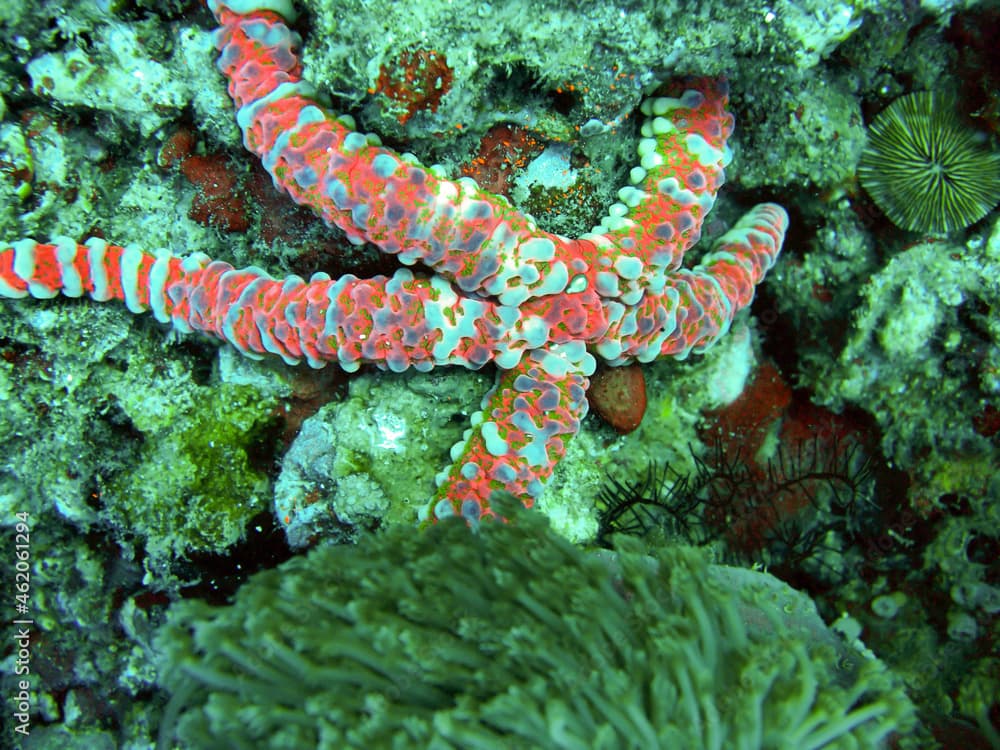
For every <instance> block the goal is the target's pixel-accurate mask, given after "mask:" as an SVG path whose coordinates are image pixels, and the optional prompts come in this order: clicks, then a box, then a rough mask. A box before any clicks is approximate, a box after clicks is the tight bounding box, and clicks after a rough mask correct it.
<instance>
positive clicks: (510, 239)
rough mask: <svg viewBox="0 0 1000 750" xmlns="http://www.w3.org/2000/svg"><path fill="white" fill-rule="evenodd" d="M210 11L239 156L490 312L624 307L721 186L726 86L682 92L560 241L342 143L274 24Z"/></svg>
mask: <svg viewBox="0 0 1000 750" xmlns="http://www.w3.org/2000/svg"><path fill="white" fill-rule="evenodd" d="M233 4H234V5H235V3H233ZM240 5H241V6H242V5H247V4H246V3H241V4H240ZM211 7H212V10H213V12H214V13H215V16H216V18H217V19H218V21H219V23H220V24H221V28H220V29H219V30H218V31H217V32H216V45H217V47H218V48H219V50H220V56H219V62H218V65H219V68H220V70H221V71H222V72H223V73H224V74H225V75H226V76H227V78H228V79H229V91H230V94H231V96H232V97H233V100H234V102H235V103H236V106H237V107H238V113H237V121H238V122H239V125H240V127H241V128H242V130H243V134H244V143H245V145H246V147H247V148H248V149H249V150H250V151H253V152H254V153H255V154H257V155H258V156H260V158H261V161H262V163H263V165H264V167H265V169H267V171H268V172H269V173H270V174H271V176H272V177H273V179H274V183H275V186H276V187H278V188H279V189H281V190H284V191H285V192H287V193H288V194H289V195H290V196H291V197H292V199H293V200H295V201H296V202H298V203H300V204H302V205H306V206H309V207H310V208H312V209H313V210H314V211H315V212H316V213H318V214H319V215H320V216H321V217H323V219H324V220H326V221H327V222H328V223H330V224H334V225H336V226H338V227H340V228H341V229H343V230H344V231H345V232H346V233H347V235H348V237H349V238H351V239H352V240H354V241H357V242H361V241H365V240H367V241H370V242H373V243H375V244H376V245H378V246H379V247H380V248H381V249H382V250H383V251H385V252H388V253H393V254H397V255H399V257H400V259H401V260H402V261H403V262H404V263H406V264H413V263H415V262H417V261H420V262H422V263H423V264H425V265H428V266H430V267H431V268H433V269H434V270H435V271H436V272H437V273H438V274H441V275H443V276H445V277H447V278H448V279H450V280H452V281H454V282H455V283H456V284H457V285H458V286H459V288H461V289H462V290H464V291H481V292H484V293H486V294H489V295H493V296H496V297H498V299H499V301H500V302H501V303H502V304H506V305H514V306H516V305H519V304H520V303H521V302H523V301H524V300H526V299H529V298H532V297H541V296H548V295H553V294H559V293H562V292H563V291H566V290H567V289H568V288H570V287H572V286H574V282H576V285H577V286H578V285H580V284H581V283H583V282H585V283H586V284H587V285H589V286H592V287H595V288H598V289H599V291H600V293H601V294H602V295H603V296H606V297H617V296H621V297H622V300H623V301H624V302H625V303H626V304H631V303H634V302H636V301H637V300H638V298H639V297H640V296H641V295H642V293H643V291H644V290H645V289H646V288H649V287H652V288H653V289H654V291H658V290H659V287H660V286H662V283H663V277H664V275H665V274H666V273H667V272H669V271H670V270H672V269H673V268H676V267H677V266H679V265H680V262H681V258H682V257H683V254H684V252H685V251H686V250H687V249H688V248H689V247H691V245H693V244H694V243H695V242H696V241H697V240H698V236H699V233H700V227H701V224H702V221H703V219H704V216H705V214H706V213H707V212H708V211H709V209H711V207H712V204H713V203H714V200H715V194H716V191H717V190H718V188H719V186H720V185H721V184H722V182H723V179H724V173H723V168H724V166H725V164H726V163H728V161H729V151H728V149H727V148H726V145H725V143H726V139H727V138H728V136H729V134H730V132H731V130H732V116H731V115H730V114H729V113H728V112H727V111H726V109H725V105H726V96H727V92H726V86H725V84H724V83H719V82H713V81H710V80H698V81H693V82H689V84H688V85H690V86H691V88H687V89H685V90H684V91H682V92H679V94H680V95H679V96H678V97H676V98H671V97H659V98H656V99H651V100H649V101H647V102H645V103H644V105H643V111H644V112H645V113H646V114H647V116H648V117H649V120H648V121H647V122H646V124H645V125H643V129H642V135H643V137H642V139H641V141H640V143H639V154H640V157H641V164H640V166H638V167H636V168H635V169H634V170H632V172H631V175H630V178H631V181H632V184H631V185H629V186H627V187H625V188H622V190H620V191H619V197H620V198H621V201H622V202H621V203H617V204H615V205H614V206H612V207H611V209H610V212H609V215H608V216H607V217H605V219H604V220H603V222H602V224H601V225H599V226H598V227H595V229H594V232H593V233H591V234H589V235H585V237H584V238H583V240H584V241H583V242H580V241H571V240H567V239H566V238H564V237H560V236H558V235H555V234H551V233H548V232H544V231H541V230H539V229H538V228H537V227H536V226H535V223H534V221H533V220H532V219H531V218H530V217H529V216H526V215H525V214H522V213H520V212H519V211H516V210H515V209H514V208H513V207H512V206H511V205H510V203H509V202H508V201H507V200H506V199H504V198H503V197H500V196H495V195H492V194H490V193H487V192H485V191H483V190H480V189H479V188H478V187H477V186H476V184H475V183H474V182H472V181H471V180H468V179H463V180H458V181H455V182H452V181H449V180H445V179H441V178H439V177H438V176H437V175H436V174H435V173H434V171H433V170H427V169H425V168H423V167H422V166H421V165H419V164H418V163H416V161H415V159H412V158H410V157H407V156H400V155H399V154H396V153H395V152H393V151H391V150H389V149H385V148H381V147H380V146H379V145H378V139H377V138H375V137H374V136H368V135H363V134H361V133H357V132H354V131H353V130H352V129H351V128H352V126H353V123H351V122H350V121H349V118H343V117H338V116H337V115H335V114H334V113H332V112H330V111H329V110H328V109H326V108H325V107H324V106H323V105H322V104H321V103H320V102H319V101H318V99H317V96H316V93H315V91H314V90H313V88H312V87H311V86H310V85H309V84H308V83H307V82H305V81H303V80H302V77H301V65H300V64H299V61H298V58H297V57H296V55H295V52H294V49H295V47H296V46H297V45H298V41H299V40H298V38H297V36H296V35H295V34H293V33H292V32H291V31H290V30H289V29H288V27H287V26H286V24H285V23H284V21H283V20H282V18H281V17H280V16H278V15H277V14H276V13H274V12H272V11H271V10H261V11H247V12H245V13H240V12H236V11H235V10H233V9H231V8H230V7H228V6H227V5H226V4H225V3H224V2H221V1H219V2H213V3H212V4H211ZM677 175H684V177H683V178H681V179H678V177H677Z"/></svg>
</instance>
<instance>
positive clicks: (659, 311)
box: [595, 203, 788, 365]
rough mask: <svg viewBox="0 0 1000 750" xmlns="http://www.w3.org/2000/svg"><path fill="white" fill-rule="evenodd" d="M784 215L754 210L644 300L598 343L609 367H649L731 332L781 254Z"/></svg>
mask: <svg viewBox="0 0 1000 750" xmlns="http://www.w3.org/2000/svg"><path fill="white" fill-rule="evenodd" d="M787 226H788V214H786V213H785V210H784V209H783V208H782V207H781V206H778V205H775V204H773V203H764V204H761V205H759V206H756V207H755V208H754V209H753V210H751V211H750V212H749V213H748V214H747V215H746V216H744V217H743V218H742V219H740V221H738V222H737V223H736V224H735V225H734V226H733V227H732V229H730V230H729V231H728V232H726V233H725V234H724V235H722V236H721V237H720V238H719V239H718V241H717V243H716V246H715V249H714V250H713V251H712V252H711V253H709V254H708V255H706V256H705V257H704V258H703V259H702V262H701V263H700V264H699V265H698V266H696V267H695V268H693V269H690V270H688V269H680V270H678V271H675V272H674V273H672V274H671V275H670V277H669V278H668V279H667V281H666V284H665V285H664V288H663V291H662V292H661V293H659V294H651V293H650V294H646V296H645V297H643V299H642V300H641V301H640V302H639V304H637V305H634V306H632V307H630V308H628V309H627V310H626V312H625V314H624V315H622V316H621V317H620V318H619V319H618V320H616V322H615V323H614V324H613V325H612V326H611V327H610V328H609V330H608V332H607V334H606V335H605V336H604V338H603V339H602V340H601V341H599V342H597V344H596V346H595V351H596V352H597V354H599V355H600V356H601V357H602V358H604V359H606V360H607V361H608V362H609V363H610V364H613V365H615V364H624V363H626V362H628V361H630V360H632V359H637V360H639V361H640V362H650V361H652V360H654V359H656V358H657V357H660V356H663V355H669V356H672V357H676V358H678V359H684V358H685V357H687V355H688V354H689V353H690V352H692V351H694V352H702V351H704V350H705V349H707V348H708V347H709V346H711V345H712V344H713V343H714V342H715V341H716V340H717V339H718V338H719V337H721V336H722V335H724V334H725V333H726V331H728V330H729V326H730V324H731V323H732V321H733V318H734V317H735V315H736V313H737V312H739V311H740V310H741V309H743V308H744V307H746V306H747V305H749V304H750V302H751V301H752V300H753V294H754V287H755V286H756V285H757V284H758V283H760V281H761V280H762V279H763V278H764V275H765V274H766V273H767V271H768V270H769V269H770V268H771V266H772V265H774V261H775V259H776V258H777V256H778V253H779V252H780V250H781V244H782V242H783V241H784V236H785V229H786V228H787Z"/></svg>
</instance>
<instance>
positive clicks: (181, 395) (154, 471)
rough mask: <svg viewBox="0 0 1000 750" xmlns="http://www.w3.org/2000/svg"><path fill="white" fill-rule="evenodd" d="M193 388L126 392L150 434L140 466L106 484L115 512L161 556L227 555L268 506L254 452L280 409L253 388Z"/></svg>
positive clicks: (138, 422)
mask: <svg viewBox="0 0 1000 750" xmlns="http://www.w3.org/2000/svg"><path fill="white" fill-rule="evenodd" d="M187 385H188V387H189V389H190V390H186V391H181V390H178V389H176V388H172V387H160V385H159V384H158V383H156V382H152V383H150V384H149V386H148V387H147V388H145V389H143V390H136V389H134V388H133V389H129V390H126V389H122V390H121V391H120V392H119V397H120V399H121V402H120V403H121V405H122V407H123V409H124V411H125V413H126V414H127V415H128V416H129V418H130V420H131V422H132V425H133V426H134V427H135V428H136V429H137V430H138V431H139V432H140V433H141V434H142V436H143V442H142V447H141V450H140V456H139V461H138V462H137V463H136V464H135V465H134V466H132V467H130V468H129V469H128V470H126V471H123V472H121V473H120V474H118V475H117V476H116V477H115V478H114V479H113V480H111V481H110V482H109V483H108V486H107V487H106V492H105V497H104V502H105V504H106V506H107V512H108V515H109V516H110V517H111V518H112V520H113V521H114V522H115V523H116V524H118V525H119V526H121V527H123V528H128V529H131V530H132V531H133V533H135V534H137V535H139V536H141V537H143V538H144V539H145V540H146V547H147V552H148V553H150V554H151V555H153V556H154V557H157V558H159V557H170V556H177V555H185V554H188V553H191V552H221V551H222V550H224V549H226V548H227V547H229V546H230V545H232V544H234V543H236V542H237V541H239V540H240V539H241V538H242V536H243V532H244V529H245V526H246V523H247V520H248V519H249V518H250V517H251V516H253V515H254V514H255V513H258V512H260V511H262V510H264V509H265V508H266V507H267V497H268V480H267V477H266V476H265V475H264V473H263V472H262V471H260V470H259V469H257V468H254V466H252V465H251V461H250V458H249V455H248V453H249V452H251V451H252V449H253V446H254V444H255V442H256V441H258V440H259V439H260V437H261V434H262V433H263V432H264V429H265V427H266V426H267V424H268V422H269V420H270V412H271V410H272V409H274V407H275V402H274V400H273V399H268V398H261V397H260V394H259V393H258V392H257V391H256V390H255V389H254V388H252V387H250V386H243V385H232V384H228V383H219V384H214V385H208V386H200V385H196V384H194V383H193V382H188V384H187Z"/></svg>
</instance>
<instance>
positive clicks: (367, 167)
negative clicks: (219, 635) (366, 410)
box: [0, 0, 788, 524]
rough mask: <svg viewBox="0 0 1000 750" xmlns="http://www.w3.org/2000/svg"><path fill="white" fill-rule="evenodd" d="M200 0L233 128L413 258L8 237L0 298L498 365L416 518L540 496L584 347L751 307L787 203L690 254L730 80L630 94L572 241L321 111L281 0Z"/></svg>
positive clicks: (311, 355) (681, 335) (301, 183)
mask: <svg viewBox="0 0 1000 750" xmlns="http://www.w3.org/2000/svg"><path fill="white" fill-rule="evenodd" d="M208 6H209V8H210V10H211V11H212V13H213V14H214V15H215V18H216V19H217V21H218V22H219V24H220V28H219V29H218V30H217V31H216V36H215V40H216V46H217V48H218V49H219V51H220V57H219V61H218V66H219V68H220V70H221V71H222V72H223V73H224V74H225V75H226V77H227V78H228V81H229V93H230V96H231V97H232V99H233V101H234V103H235V105H236V108H237V115H236V117H237V122H238V123H239V125H240V128H241V129H242V131H243V136H244V143H245V145H246V147H247V148H248V149H249V150H250V151H252V152H253V153H255V154H257V155H258V156H259V157H260V158H261V160H262V162H263V165H264V167H265V168H266V169H267V171H268V172H269V173H270V174H271V176H272V178H273V180H274V184H275V186H276V187H277V188H279V189H280V190H282V191H284V192H286V193H288V195H289V196H290V197H291V198H292V199H293V200H294V201H295V202H297V203H299V204H302V205H306V206H309V207H310V208H312V209H313V210H314V211H315V212H316V213H317V214H319V215H320V216H321V217H322V218H323V219H324V220H325V221H326V222H327V223H328V224H331V225H334V226H337V227H339V228H340V229H342V230H343V231H344V232H345V233H346V235H347V237H348V239H349V240H351V241H352V242H355V243H363V242H370V243H373V244H375V245H376V246H377V247H379V248H380V249H381V250H382V251H383V252H386V253H392V254H395V255H397V256H398V257H399V259H400V261H401V262H402V263H403V264H404V266H412V265H416V264H419V265H420V267H421V268H422V269H423V270H422V272H419V273H417V274H414V273H413V272H412V271H410V270H409V269H408V268H405V267H404V268H401V269H400V270H398V271H396V272H395V273H394V274H393V275H392V276H388V277H386V276H375V277H372V278H370V279H359V278H357V277H355V276H352V275H346V276H343V277H341V278H339V279H331V278H330V277H329V276H328V275H326V274H322V273H318V274H314V275H313V276H312V278H311V279H310V280H309V281H306V280H305V279H302V278H300V277H298V276H290V277H288V278H285V279H274V278H272V277H271V276H269V275H268V274H267V273H266V272H264V271H263V270H261V269H258V268H255V267H250V268H245V269H240V270H237V269H234V268H233V267H232V266H231V265H229V264H227V263H224V262H220V261H213V260H211V259H209V258H208V257H207V256H205V255H204V254H200V253H196V254H194V255H191V256H189V257H187V258H183V259H182V258H179V257H175V256H172V255H169V254H163V253H160V254H154V253H150V252H147V251H144V250H141V249H139V248H136V247H131V246H129V247H120V246H117V245H113V244H109V243H107V242H105V241H103V240H101V239H93V238H92V239H90V240H88V241H86V242H85V243H83V244H78V243H77V242H76V241H74V240H71V239H68V238H54V239H53V241H52V242H50V243H39V242H36V241H34V240H32V239H25V240H20V241H17V242H13V243H11V244H8V245H0V296H5V297H9V298H21V297H25V296H28V295H30V296H32V297H36V298H49V297H53V296H56V295H57V294H59V293H62V294H64V295H67V296H71V297H78V296H81V295H83V294H84V293H87V294H89V295H90V297H92V298H93V299H95V300H98V301H106V300H112V299H115V300H122V301H124V302H125V304H126V305H127V306H128V308H129V310H131V311H133V312H137V313H138V312H143V311H147V310H151V311H152V313H153V315H154V316H155V317H156V318H157V319H158V320H160V321H162V322H165V323H171V324H172V325H173V326H174V327H175V328H176V329H178V330H180V331H182V332H185V333H190V332H192V331H200V332H202V333H205V334H209V335H212V336H215V337H217V338H219V339H222V340H223V341H227V342H229V343H230V344H232V345H233V346H235V347H236V348H237V349H238V350H239V351H241V352H242V353H243V354H245V355H247V356H250V357H261V356H264V355H277V356H280V357H282V358H283V359H284V360H285V362H287V363H288V364H291V365H294V364H298V363H299V362H301V361H303V360H305V361H306V362H307V363H308V364H309V365H310V366H312V367H323V366H324V365H326V364H327V363H329V362H336V363H337V364H339V366H340V367H342V368H343V369H344V370H346V371H355V370H357V369H358V367H359V366H361V365H362V364H374V365H376V366H378V367H380V368H382V369H387V370H391V371H393V372H402V371H404V370H406V369H408V368H414V369H416V370H418V371H428V370H430V369H431V368H433V367H437V366H442V365H461V366H463V367H467V368H470V369H479V368H481V367H483V366H484V365H486V364H487V363H490V362H492V363H493V364H494V365H495V366H496V368H497V382H496V385H495V386H494V388H493V389H492V390H490V392H489V393H488V394H487V395H486V396H485V398H484V400H483V404H482V409H481V411H478V412H476V413H475V414H474V415H473V417H472V420H471V427H470V429H469V430H467V431H466V433H465V436H464V438H463V440H462V441H461V442H460V443H459V444H458V445H456V446H455V447H454V448H453V449H452V455H451V458H452V465H451V467H450V469H448V470H446V471H445V472H443V473H441V474H440V475H439V476H438V485H439V486H438V489H437V493H436V495H435V496H434V498H433V499H432V500H431V502H430V503H429V505H428V506H427V508H426V509H425V510H424V516H425V517H426V518H431V519H434V518H442V517H444V516H448V515H454V514H460V515H462V516H464V517H465V518H467V519H469V520H470V521H477V520H479V519H482V518H484V517H487V516H491V515H494V511H493V510H492V509H491V508H490V496H491V494H492V493H493V492H495V491H497V490H505V491H507V492H509V493H511V494H513V495H515V496H517V497H519V498H520V499H521V500H522V501H523V502H524V504H525V505H528V506H530V505H532V504H533V503H534V501H535V500H536V499H537V498H538V497H539V496H540V495H541V493H542V491H543V488H544V486H545V483H546V481H547V479H548V478H549V476H550V475H551V473H552V471H553V469H554V467H555V465H556V464H557V463H558V461H559V460H560V459H561V458H562V457H563V455H564V453H565V450H566V443H567V441H568V440H570V439H571V438H572V436H573V435H574V434H575V433H576V432H577V431H578V430H579V427H580V422H581V420H582V419H583V417H584V416H585V415H586V412H587V400H586V397H585V392H586V389H587V386H588V379H589V376H590V375H592V374H593V372H594V369H595V365H596V359H597V358H600V359H602V360H604V361H606V362H607V363H608V364H609V365H613V366H614V365H622V364H626V363H629V362H633V361H638V362H649V361H652V360H654V359H656V358H657V357H661V356H673V357H678V358H683V357H686V356H687V355H688V354H689V353H690V352H692V351H694V352H700V351H703V350H704V349H705V348H706V347H708V346H710V345H711V344H712V343H713V342H714V341H715V340H716V339H718V338H719V337H720V336H722V335H723V334H724V333H725V332H726V331H727V329H728V327H729V325H730V323H731V321H732V319H733V316H734V315H735V314H736V312H737V311H738V310H740V309H741V308H743V307H746V306H747V305H749V303H750V301H751V300H752V298H753V293H754V288H755V286H756V285H757V284H758V283H759V282H760V281H761V280H762V279H763V277H764V275H765V273H766V272H767V270H768V269H769V268H770V267H771V266H772V265H773V263H774V261H775V258H776V256H777V254H778V252H779V251H780V248H781V244H782V241H783V238H784V232H785V229H786V227H787V222H788V217H787V215H786V213H785V211H784V210H783V209H782V208H781V207H780V206H777V205H774V204H762V205H759V206H757V207H755V208H754V209H752V210H751V211H750V212H749V213H748V214H747V215H746V216H745V217H744V218H743V219H741V220H740V221H739V222H737V223H736V224H735V225H734V226H733V228H732V229H731V230H730V231H729V232H727V233H726V234H724V235H723V236H722V237H721V238H720V239H719V240H718V242H717V245H716V247H715V249H714V251H713V252H711V253H709V254H707V255H705V256H704V257H703V258H702V260H701V263H700V264H699V265H698V266H696V267H695V268H692V269H685V268H682V267H681V263H682V261H683V258H684V255H685V253H686V252H687V251H688V250H689V249H690V248H691V247H692V246H693V245H694V244H695V243H696V242H697V241H698V239H699V236H700V228H701V225H702V223H703V221H704V218H705V216H706V214H707V213H708V211H709V210H710V209H711V208H712V205H713V203H714V201H715V196H716V193H717V191H718V189H719V187H720V186H721V185H722V183H723V181H724V167H725V166H726V165H727V164H728V162H729V160H730V159H731V153H730V152H729V150H728V148H727V147H726V140H727V139H728V137H729V135H730V133H731V131H732V128H733V118H732V115H730V114H729V112H727V111H726V104H727V91H726V86H725V84H724V83H723V82H719V81H713V80H689V81H686V82H685V83H684V87H683V88H682V89H681V90H679V91H678V92H677V95H676V96H660V97H655V98H652V99H648V100H646V101H645V102H644V103H643V104H642V112H643V114H644V115H646V117H647V120H646V122H645V124H644V125H643V126H642V130H641V136H642V137H641V139H640V141H639V147H638V151H639V157H640V163H639V165H638V166H636V167H635V168H633V169H632V171H631V173H630V182H631V184H630V185H628V186H626V187H624V188H622V189H621V190H620V191H619V193H618V196H619V199H620V202H619V203H616V204H614V205H613V206H611V208H610V209H609V211H608V215H607V216H605V217H604V218H603V220H602V221H601V223H600V224H599V225H598V226H596V227H594V228H593V230H592V231H591V232H589V233H586V234H584V235H582V236H581V237H579V238H577V239H568V238H566V237H562V236H559V235H556V234H551V233H548V232H545V231H542V230H540V229H539V228H538V227H537V226H536V224H535V222H534V220H533V219H532V218H531V217H530V216H528V215H526V214H523V213H521V212H519V211H517V210H516V209H515V208H514V207H512V206H511V204H510V203H509V202H508V201H507V200H506V199H504V198H503V197H499V196H495V195H492V194H490V193H487V192H485V191H483V190H481V189H480V188H479V187H478V186H477V185H476V184H475V183H474V182H473V181H472V180H469V179H461V180H458V181H450V180H448V179H446V178H445V177H444V176H443V175H441V174H440V170H437V169H434V168H431V169H426V168H424V167H422V166H421V165H420V164H419V163H417V161H416V160H415V159H414V158H413V157H412V156H410V155H400V154H397V153H395V152H393V151H391V150H389V149H387V148H383V147H382V146H381V145H380V143H379V140H378V138H377V137H375V136H373V135H366V134H362V133H359V132H357V131H356V130H355V126H354V123H353V121H352V120H351V118H349V117H348V116H340V115H337V114H334V113H332V112H331V111H329V109H327V108H326V107H325V106H324V105H323V104H322V103H321V97H320V96H319V95H318V94H317V92H316V91H315V90H314V89H313V87H312V86H310V85H309V83H308V82H306V81H305V80H304V79H303V78H302V70H301V64H300V62H299V60H298V57H297V55H296V48H297V46H298V45H299V43H300V40H299V38H298V37H297V35H296V34H294V33H293V32H292V31H290V29H289V28H288V26H287V24H286V19H288V18H291V16H292V13H293V11H292V8H291V5H290V3H289V2H288V0H258V1H257V2H256V3H244V2H239V3H237V2H235V1H234V0H230V2H229V4H227V3H226V2H225V0H208ZM283 516H284V517H283V518H282V520H283V521H284V522H285V523H286V524H289V523H291V521H292V519H291V518H290V517H289V516H288V515H287V513H286V514H283Z"/></svg>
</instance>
